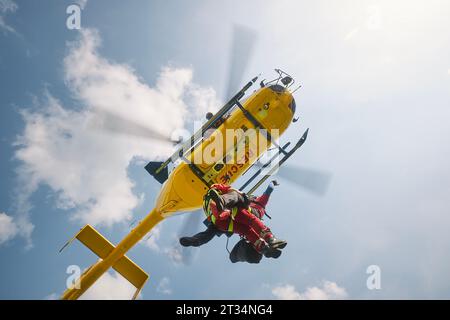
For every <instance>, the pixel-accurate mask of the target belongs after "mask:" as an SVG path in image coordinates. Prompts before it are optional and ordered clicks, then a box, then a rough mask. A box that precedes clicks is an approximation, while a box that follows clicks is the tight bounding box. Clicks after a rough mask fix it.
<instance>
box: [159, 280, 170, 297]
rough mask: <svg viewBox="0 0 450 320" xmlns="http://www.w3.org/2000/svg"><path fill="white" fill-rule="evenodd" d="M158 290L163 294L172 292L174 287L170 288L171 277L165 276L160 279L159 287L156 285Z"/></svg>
mask: <svg viewBox="0 0 450 320" xmlns="http://www.w3.org/2000/svg"><path fill="white" fill-rule="evenodd" d="M156 291H157V292H159V293H162V294H166V295H169V294H172V289H171V288H170V279H169V278H167V277H164V278H162V279H161V281H159V284H158V287H156Z"/></svg>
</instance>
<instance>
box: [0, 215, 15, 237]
mask: <svg viewBox="0 0 450 320" xmlns="http://www.w3.org/2000/svg"><path fill="white" fill-rule="evenodd" d="M18 233H19V228H18V227H17V224H16V223H15V222H14V220H13V218H12V217H11V216H8V215H7V214H6V213H4V212H0V245H1V244H3V243H5V242H7V241H9V240H11V239H12V238H14V237H15V236H16V235H17V234H18Z"/></svg>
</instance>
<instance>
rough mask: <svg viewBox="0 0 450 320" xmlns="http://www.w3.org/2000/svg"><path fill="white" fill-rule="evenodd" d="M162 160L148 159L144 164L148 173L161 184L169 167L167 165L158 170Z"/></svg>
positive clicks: (166, 176) (165, 178)
mask: <svg viewBox="0 0 450 320" xmlns="http://www.w3.org/2000/svg"><path fill="white" fill-rule="evenodd" d="M162 164H163V162H158V161H150V162H149V163H148V164H147V165H146V166H145V170H147V172H148V173H150V174H151V175H152V176H153V177H154V178H155V179H156V180H157V181H158V182H159V183H161V184H163V183H164V182H165V181H166V180H167V178H168V177H169V169H168V168H167V165H166V166H165V167H164V168H163V169H162V170H161V171H159V172H157V171H158V169H159V168H160V167H161V165H162Z"/></svg>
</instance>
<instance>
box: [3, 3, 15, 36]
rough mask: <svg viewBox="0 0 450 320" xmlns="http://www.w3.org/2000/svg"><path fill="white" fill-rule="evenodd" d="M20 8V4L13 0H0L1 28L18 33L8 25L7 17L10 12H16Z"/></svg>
mask: <svg viewBox="0 0 450 320" xmlns="http://www.w3.org/2000/svg"><path fill="white" fill-rule="evenodd" d="M17 9H18V5H17V4H16V3H15V2H14V1H12V0H0V30H3V31H4V32H12V33H16V30H15V29H14V28H13V27H11V26H10V25H8V24H7V23H6V21H5V17H6V16H7V15H8V14H9V13H14V12H16V10H17Z"/></svg>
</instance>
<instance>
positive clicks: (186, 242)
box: [180, 237, 195, 247]
mask: <svg viewBox="0 0 450 320" xmlns="http://www.w3.org/2000/svg"><path fill="white" fill-rule="evenodd" d="M180 244H181V245H182V246H183V247H194V246H195V239H194V238H193V237H181V238H180Z"/></svg>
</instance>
